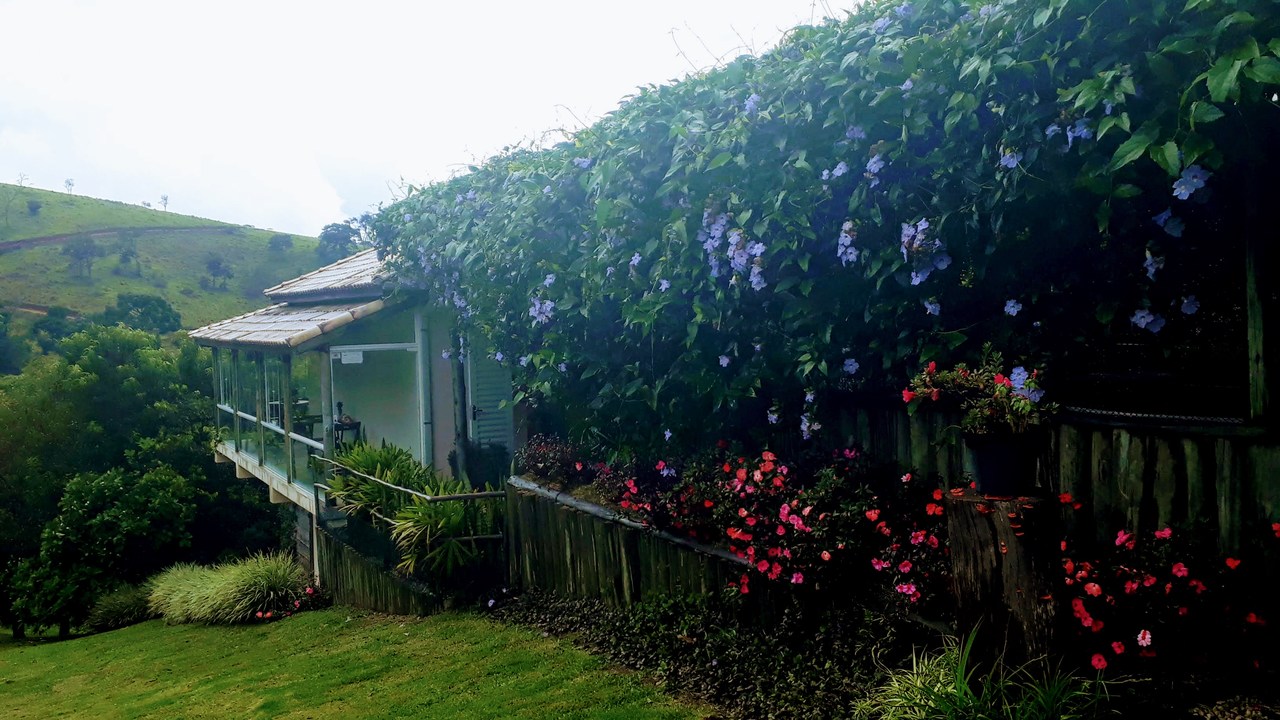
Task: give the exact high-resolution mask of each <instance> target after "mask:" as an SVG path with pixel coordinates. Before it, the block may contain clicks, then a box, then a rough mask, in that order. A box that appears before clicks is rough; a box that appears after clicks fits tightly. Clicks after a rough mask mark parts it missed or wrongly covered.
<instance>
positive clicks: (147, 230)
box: [0, 225, 241, 254]
mask: <svg viewBox="0 0 1280 720" xmlns="http://www.w3.org/2000/svg"><path fill="white" fill-rule="evenodd" d="M239 229H241V228H240V227H239V226H237V225H173V226H170V227H115V228H102V229H99V230H89V231H88V232H76V233H63V234H62V235H44V236H42V237H33V238H25V239H22V240H12V241H10V242H0V254H3V253H7V252H10V251H12V250H21V249H23V248H30V247H38V246H40V245H61V244H62V243H65V242H67V241H68V240H71V239H72V238H78V237H87V238H90V239H93V240H101V239H104V238H107V237H112V236H114V235H116V234H117V233H121V232H134V233H137V234H138V235H151V234H154V233H162V232H163V233H170V234H178V235H185V234H189V233H196V232H209V231H210V230H214V231H217V230H231V231H234V230H239Z"/></svg>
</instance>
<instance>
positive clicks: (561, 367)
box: [556, 363, 569, 373]
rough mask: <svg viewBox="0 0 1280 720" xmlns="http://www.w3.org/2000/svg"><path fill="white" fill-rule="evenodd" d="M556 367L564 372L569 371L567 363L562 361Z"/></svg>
mask: <svg viewBox="0 0 1280 720" xmlns="http://www.w3.org/2000/svg"><path fill="white" fill-rule="evenodd" d="M556 369H557V370H559V371H560V372H562V373H567V372H569V366H568V365H566V364H565V363H560V364H559V365H557V366H556Z"/></svg>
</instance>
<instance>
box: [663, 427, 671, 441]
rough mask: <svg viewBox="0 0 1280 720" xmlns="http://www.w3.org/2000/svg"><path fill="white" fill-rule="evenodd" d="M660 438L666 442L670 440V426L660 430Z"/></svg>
mask: <svg viewBox="0 0 1280 720" xmlns="http://www.w3.org/2000/svg"><path fill="white" fill-rule="evenodd" d="M662 438H663V439H664V440H666V441H668V442H670V441H671V428H667V429H666V430H663V431H662Z"/></svg>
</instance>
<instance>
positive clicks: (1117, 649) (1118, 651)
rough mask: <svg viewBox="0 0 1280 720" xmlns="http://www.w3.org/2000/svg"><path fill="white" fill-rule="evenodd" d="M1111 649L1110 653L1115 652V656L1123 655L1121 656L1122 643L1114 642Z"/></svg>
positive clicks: (1122, 650)
mask: <svg viewBox="0 0 1280 720" xmlns="http://www.w3.org/2000/svg"><path fill="white" fill-rule="evenodd" d="M1111 649H1112V651H1114V652H1115V654H1117V655H1123V654H1124V643H1122V642H1120V641H1119V640H1117V641H1115V642H1113V643H1111Z"/></svg>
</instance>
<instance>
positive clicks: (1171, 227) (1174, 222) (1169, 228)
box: [1151, 208, 1186, 238]
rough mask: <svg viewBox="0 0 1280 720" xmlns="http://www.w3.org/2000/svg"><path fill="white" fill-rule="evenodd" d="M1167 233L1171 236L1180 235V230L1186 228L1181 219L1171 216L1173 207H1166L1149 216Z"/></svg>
mask: <svg viewBox="0 0 1280 720" xmlns="http://www.w3.org/2000/svg"><path fill="white" fill-rule="evenodd" d="M1151 219H1152V220H1154V221H1155V222H1156V225H1159V226H1160V227H1161V229H1163V230H1164V231H1165V232H1166V233H1168V234H1169V235H1172V236H1173V237H1176V238H1180V237H1182V231H1183V230H1185V229H1186V225H1185V224H1183V222H1182V220H1181V219H1179V218H1176V217H1174V216H1173V209H1172V208H1169V209H1166V210H1165V211H1164V212H1162V213H1160V214H1159V215H1156V216H1155V217H1153V218H1151Z"/></svg>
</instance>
